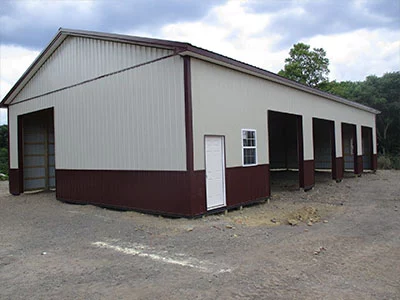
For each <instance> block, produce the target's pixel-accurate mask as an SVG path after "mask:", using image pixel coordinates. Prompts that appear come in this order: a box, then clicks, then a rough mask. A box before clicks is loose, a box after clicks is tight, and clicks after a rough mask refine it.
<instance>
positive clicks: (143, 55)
mask: <svg viewBox="0 0 400 300" xmlns="http://www.w3.org/2000/svg"><path fill="white" fill-rule="evenodd" d="M171 53H172V51H171V50H164V49H157V48H150V47H143V46H136V45H130V44H123V43H117V42H109V41H102V40H96V39H90V38H80V37H68V38H67V39H66V40H65V41H64V42H63V43H62V44H61V45H60V46H59V48H58V49H57V50H56V51H55V52H54V53H53V54H52V56H50V57H49V59H48V60H47V61H46V62H45V63H44V65H43V66H42V67H41V68H40V69H39V70H38V71H37V73H36V75H35V76H34V77H33V78H32V79H31V80H30V81H29V82H28V83H27V85H26V86H25V87H24V89H23V90H22V91H21V92H20V93H19V94H18V95H17V97H16V99H15V100H14V103H16V102H19V101H21V100H24V99H26V98H30V97H33V96H38V95H41V94H44V93H46V92H49V91H53V90H56V89H59V88H62V87H65V86H69V85H72V84H76V83H79V82H81V81H84V80H87V79H90V78H93V77H96V76H100V75H103V74H106V73H110V72H113V71H117V70H120V69H123V68H126V67H130V66H135V65H137V64H141V63H144V62H147V61H151V60H153V59H156V58H160V57H163V56H166V55H168V54H171Z"/></svg>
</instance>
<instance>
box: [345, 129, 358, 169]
mask: <svg viewBox="0 0 400 300" xmlns="http://www.w3.org/2000/svg"><path fill="white" fill-rule="evenodd" d="M342 145H343V157H344V171H345V172H347V173H349V172H351V173H355V172H356V164H357V135H356V125H353V124H346V123H342Z"/></svg>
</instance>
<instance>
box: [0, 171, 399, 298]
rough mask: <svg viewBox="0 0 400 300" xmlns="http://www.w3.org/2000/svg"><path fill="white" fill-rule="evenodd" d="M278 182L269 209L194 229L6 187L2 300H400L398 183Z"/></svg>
mask: <svg viewBox="0 0 400 300" xmlns="http://www.w3.org/2000/svg"><path fill="white" fill-rule="evenodd" d="M279 176H281V175H279V174H276V175H274V180H275V181H274V182H273V185H272V187H273V196H272V198H271V199H270V201H268V202H265V203H262V204H259V205H254V206H251V207H245V208H243V209H237V210H234V211H231V212H228V213H227V214H219V215H211V216H207V217H203V218H199V219H194V220H188V219H169V218H162V217H157V216H150V215H144V214H141V213H137V212H119V211H113V210H108V209H102V208H98V207H94V206H90V205H87V206H80V205H70V204H65V203H62V202H59V201H57V200H56V199H55V195H54V193H37V194H30V195H21V196H18V197H15V196H11V195H9V194H8V192H7V191H8V187H7V182H1V183H0V299H335V300H336V299H400V171H378V172H377V173H376V174H363V176H362V177H360V178H358V177H354V176H347V178H345V179H344V180H343V182H341V183H336V182H334V181H332V180H330V179H329V174H317V177H316V181H317V182H316V186H315V188H314V189H313V190H311V191H309V192H304V191H300V190H298V189H296V188H295V185H292V183H291V182H290V180H289V181H287V182H285V181H281V180H279ZM289 223H292V224H293V225H289Z"/></svg>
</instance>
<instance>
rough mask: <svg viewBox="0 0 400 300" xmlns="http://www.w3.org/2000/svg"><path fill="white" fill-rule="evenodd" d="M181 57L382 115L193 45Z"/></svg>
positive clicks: (365, 107)
mask: <svg viewBox="0 0 400 300" xmlns="http://www.w3.org/2000/svg"><path fill="white" fill-rule="evenodd" d="M181 55H182V56H185V55H187V56H192V57H195V58H199V59H202V60H206V61H209V62H212V63H215V64H218V65H222V66H225V67H228V68H231V69H235V70H238V71H241V72H244V73H247V74H251V75H253V76H257V77H261V78H264V79H267V80H269V81H273V82H276V83H278V84H282V85H284V86H288V87H292V88H295V89H297V90H301V91H304V92H307V93H310V94H313V95H317V96H320V97H323V98H326V99H329V100H332V101H335V102H339V103H342V104H345V105H348V106H351V107H355V108H358V109H361V110H364V111H367V112H369V113H373V114H380V113H381V112H380V111H379V110H376V109H374V108H372V107H368V106H365V105H362V104H360V103H357V102H353V101H350V100H347V99H345V98H341V97H339V96H335V95H333V94H330V93H327V92H323V91H321V90H318V89H315V88H312V87H309V86H307V85H304V84H301V83H298V82H296V81H293V80H290V79H287V78H284V77H282V76H279V75H277V74H275V73H272V72H269V71H266V70H264V69H261V68H258V67H255V66H252V65H249V64H246V63H243V62H241V61H238V60H235V59H232V58H229V57H227V56H223V55H221V54H218V53H215V52H212V51H209V50H205V49H202V48H198V47H195V46H192V45H190V46H189V47H188V50H187V51H185V52H183V53H181Z"/></svg>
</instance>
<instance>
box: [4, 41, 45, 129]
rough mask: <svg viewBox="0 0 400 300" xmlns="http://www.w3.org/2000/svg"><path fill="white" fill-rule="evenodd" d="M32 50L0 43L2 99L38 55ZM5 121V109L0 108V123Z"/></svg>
mask: <svg viewBox="0 0 400 300" xmlns="http://www.w3.org/2000/svg"><path fill="white" fill-rule="evenodd" d="M38 54H39V52H38V51H33V50H29V49H25V48H22V47H17V46H6V45H0V98H1V99H3V98H4V96H5V95H6V94H7V93H8V91H9V90H10V89H11V87H12V86H13V85H14V84H15V83H16V82H17V80H18V79H19V78H20V77H21V75H22V74H23V73H24V72H25V70H26V69H27V68H28V67H29V66H30V64H31V63H32V62H33V61H34V59H35V58H36V57H37V56H38ZM5 123H7V114H6V110H4V109H1V110H0V124H5Z"/></svg>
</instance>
